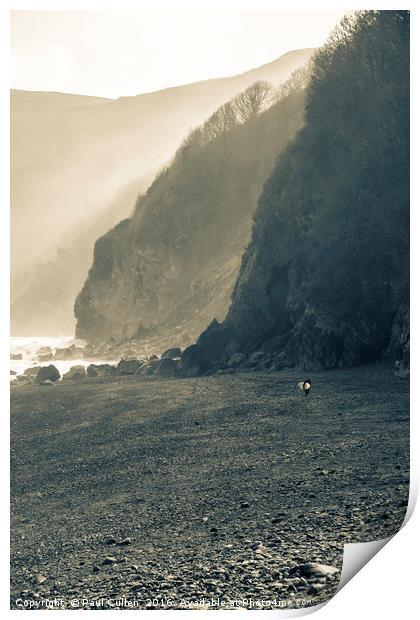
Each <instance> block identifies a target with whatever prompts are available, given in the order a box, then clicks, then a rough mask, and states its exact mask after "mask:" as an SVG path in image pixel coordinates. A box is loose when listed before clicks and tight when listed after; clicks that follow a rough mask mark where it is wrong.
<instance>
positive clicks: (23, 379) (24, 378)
mask: <svg viewBox="0 0 420 620" xmlns="http://www.w3.org/2000/svg"><path fill="white" fill-rule="evenodd" d="M13 383H19V384H24V385H25V384H27V383H32V381H31V378H30V377H28V376H26V375H17V376H16V378H15V380H14V381H12V384H13Z"/></svg>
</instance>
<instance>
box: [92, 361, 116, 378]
mask: <svg viewBox="0 0 420 620" xmlns="http://www.w3.org/2000/svg"><path fill="white" fill-rule="evenodd" d="M116 373H117V369H116V368H115V366H112V365H111V364H89V366H88V367H87V369H86V374H87V376H88V377H102V378H103V377H113V376H114V375H115V374H116Z"/></svg>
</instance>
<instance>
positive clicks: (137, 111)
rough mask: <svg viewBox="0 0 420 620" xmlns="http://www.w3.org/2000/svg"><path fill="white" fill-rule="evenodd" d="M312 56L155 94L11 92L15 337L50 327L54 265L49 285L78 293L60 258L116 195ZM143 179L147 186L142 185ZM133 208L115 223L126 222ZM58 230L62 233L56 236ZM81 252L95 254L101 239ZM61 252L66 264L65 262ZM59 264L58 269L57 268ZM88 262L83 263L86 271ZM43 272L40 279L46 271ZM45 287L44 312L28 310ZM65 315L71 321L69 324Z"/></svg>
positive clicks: (66, 326)
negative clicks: (258, 86)
mask: <svg viewBox="0 0 420 620" xmlns="http://www.w3.org/2000/svg"><path fill="white" fill-rule="evenodd" d="M312 51H313V50H297V51H294V52H290V53H288V54H285V55H284V56H282V57H281V58H278V59H277V60H275V61H274V62H272V63H269V64H267V65H264V66H262V67H259V68H256V69H253V70H251V71H249V72H246V73H244V74H242V75H238V76H234V77H232V78H222V79H214V80H208V81H204V82H199V83H195V84H189V85H185V86H179V87H176V88H169V89H166V90H163V91H158V92H155V93H148V94H144V95H138V96H135V97H122V98H120V99H117V100H107V99H100V98H95V97H83V96H77V95H68V94H63V93H42V92H24V91H12V93H11V199H12V301H13V302H14V306H13V318H14V321H13V332H14V333H15V334H20V335H22V334H23V333H28V328H27V324H28V323H31V328H30V329H35V330H36V332H37V333H39V332H40V331H42V333H45V329H47V330H49V331H48V333H51V330H52V329H53V328H52V327H51V328H50V327H48V322H46V321H45V315H44V311H45V308H46V307H49V300H48V299H46V298H45V297H43V294H42V293H41V291H42V290H44V289H45V287H44V285H43V283H42V282H43V278H44V276H43V275H42V274H43V273H44V272H45V266H46V264H48V273H49V274H50V276H49V277H50V278H51V281H50V286H51V287H52V288H53V289H54V292H50V293H49V295H50V296H52V297H54V293H55V294H56V295H57V296H59V295H61V290H60V291H59V290H58V288H57V286H56V282H57V283H58V282H59V283H60V286H61V287H64V288H65V287H68V288H71V287H73V285H72V284H71V283H70V282H68V280H67V270H66V263H65V262H62V261H61V259H60V252H61V251H62V250H63V251H67V250H66V248H69V247H73V246H74V244H78V243H79V241H78V240H80V237H81V236H83V234H84V233H85V232H86V231H87V230H89V229H92V228H95V227H96V228H97V229H98V230H99V231H100V232H99V234H102V233H103V232H105V230H106V228H103V227H102V224H101V221H100V220H101V219H102V218H103V217H104V218H105V217H106V215H105V214H106V212H107V211H109V210H110V208H111V206H112V205H111V203H112V202H113V200H114V198H115V201H116V203H117V205H116V209H119V208H120V207H121V204H120V200H119V195H118V193H119V192H120V191H123V188H124V187H127V186H129V185H131V184H133V183H138V184H139V191H141V192H142V191H145V190H146V189H147V186H148V183H149V182H150V180H151V178H152V177H153V175H154V174H155V173H156V171H157V170H159V169H160V168H161V166H162V165H163V164H164V163H165V162H166V161H167V160H168V159H169V158H170V157H172V155H173V153H174V152H175V150H176V148H177V146H178V144H179V143H180V141H181V140H182V139H183V138H184V137H185V135H186V134H187V133H188V131H189V130H190V129H191V128H192V127H195V126H197V125H199V124H201V123H202V122H203V121H204V120H205V119H206V118H207V117H208V116H209V115H210V114H211V113H212V112H213V111H214V110H215V109H216V108H217V107H218V106H219V105H221V104H222V103H224V102H225V101H227V100H228V99H230V98H231V97H232V96H234V95H235V94H236V93H237V92H239V91H240V90H241V89H243V88H246V87H247V86H249V84H251V83H252V82H253V81H255V80H259V79H263V80H265V79H268V80H270V81H272V82H273V83H275V84H278V83H280V82H282V81H283V80H284V79H286V78H287V77H288V76H289V75H290V74H291V72H292V71H294V70H295V69H296V68H297V67H298V66H300V65H301V64H302V63H304V62H305V61H306V60H307V59H308V57H309V56H310V54H311V53H312ZM139 180H142V181H141V182H139ZM133 206H134V201H130V202H127V204H125V205H123V206H122V207H121V210H120V211H119V213H117V214H116V216H115V218H114V219H113V222H116V221H119V220H121V219H122V218H124V217H126V216H127V215H128V214H129V213H130V212H131V210H132V208H133ZM51 231H53V234H51ZM86 243H87V245H85V246H84V247H79V250H78V253H79V254H81V255H83V256H90V255H91V252H92V247H93V244H92V240H91V239H89V242H86ZM57 254H59V255H58V259H57ZM52 262H55V263H56V270H55V271H54V269H53V267H52ZM82 263H83V265H82ZM39 274H41V275H39ZM85 277H86V271H85V263H84V262H83V261H81V263H80V267H79V266H78V265H77V264H75V265H74V266H73V273H72V278H73V279H74V282H75V283H76V282H77V283H78V284H77V287H78V288H80V287H81V286H82V284H83V281H84V279H85ZM28 286H29V287H30V288H31V290H34V289H35V290H36V289H37V288H38V290H39V293H38V295H37V303H36V305H35V307H32V308H31V305H30V304H29V306H28V304H27V301H26V300H27V299H28V298H30V297H31V293H30V291H28ZM62 308H63V307H62V306H60V308H59V309H58V308H57V309H56V310H54V309H51V312H55V315H54V319H53V320H52V321H51V326H52V325H53V324H54V325H55V326H56V327H55V328H54V330H53V333H60V332H61V333H62V332H63V331H64V332H71V331H72V329H73V326H74V320H73V319H71V320H69V319H68V317H69V315H70V313H71V305H70V303H69V302H67V301H66V303H65V305H64V310H63V312H61V310H62ZM61 317H62V318H61Z"/></svg>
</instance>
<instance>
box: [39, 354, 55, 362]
mask: <svg viewBox="0 0 420 620" xmlns="http://www.w3.org/2000/svg"><path fill="white" fill-rule="evenodd" d="M53 359H54V358H53V355H52V353H41V354H39V355H37V360H38V362H51V361H52V360H53Z"/></svg>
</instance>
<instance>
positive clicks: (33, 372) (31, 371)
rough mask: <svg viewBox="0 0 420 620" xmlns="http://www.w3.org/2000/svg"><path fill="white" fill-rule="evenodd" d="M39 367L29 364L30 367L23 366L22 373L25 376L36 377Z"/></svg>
mask: <svg viewBox="0 0 420 620" xmlns="http://www.w3.org/2000/svg"><path fill="white" fill-rule="evenodd" d="M40 368H41V366H31V367H30V368H25V370H24V371H23V374H24V375H25V376H26V377H36V375H37V374H38V371H39V370H40Z"/></svg>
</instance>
